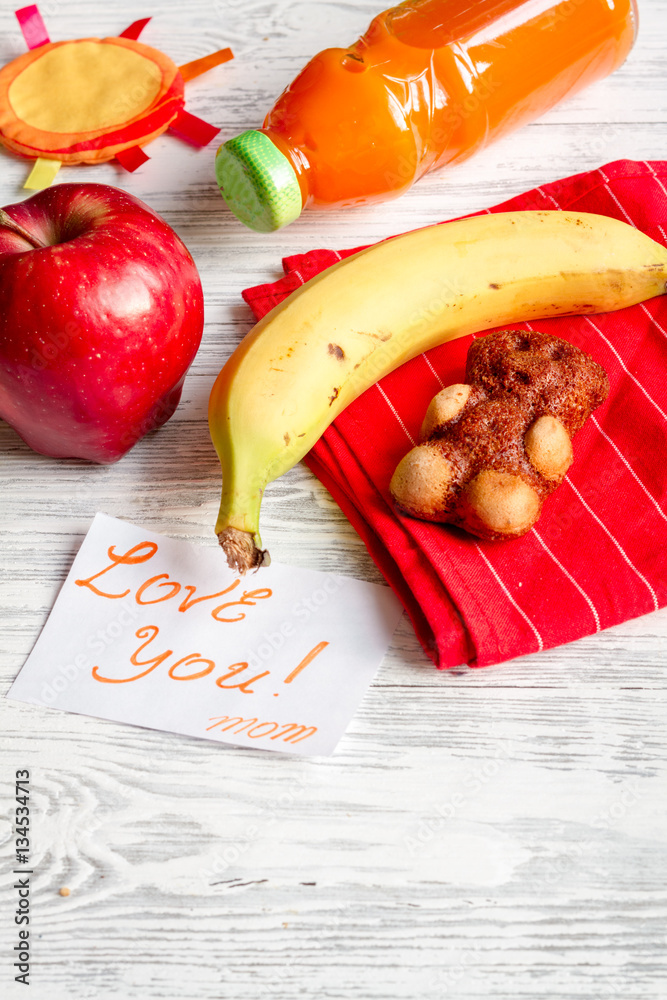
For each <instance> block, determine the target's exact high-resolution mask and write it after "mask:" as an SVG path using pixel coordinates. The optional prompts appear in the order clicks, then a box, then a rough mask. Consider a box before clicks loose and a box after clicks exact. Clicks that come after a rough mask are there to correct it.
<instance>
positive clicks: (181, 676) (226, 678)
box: [91, 625, 329, 694]
mask: <svg viewBox="0 0 667 1000" xmlns="http://www.w3.org/2000/svg"><path fill="white" fill-rule="evenodd" d="M134 634H135V636H136V637H137V639H144V640H145V642H142V644H141V645H140V646H139V647H138V648H137V649H135V651H134V652H133V653H132V655H131V656H130V663H131V664H132V666H133V667H146V669H145V670H140V671H139V673H137V674H133V675H132V676H131V677H105V676H104V675H103V674H101V673H100V668H99V667H98V666H94V667H93V669H92V671H91V673H92V676H93V677H94V678H95V680H96V681H99V682H100V683H101V684H130V683H131V682H132V681H138V680H141V678H142V677H146V676H148V674H150V673H152V671H153V670H155V668H156V667H159V666H160V664H162V663H166V662H167V660H168V659H169V657H170V656H173V655H174V650H173V649H165V650H163V651H162V652H161V653H156V655H155V656H150V655H149V656H148V659H139V654H140V653H142V652H143V651H144V650H145V649H146V647H147V646H150V644H151V643H152V642H153V641H154V640H155V639H157V637H158V635H159V634H160V629H159V628H158V626H157V625H144V626H142V627H141V628H139V629H137V631H136V632H135V633H134ZM328 645H329V643H328V642H319V643H318V644H317V645H316V646H314V647H313V649H311V651H310V652H309V653H308V654H307V655H306V656H305V657H304V658H303V659H302V660H301V663H299V665H298V666H297V667H295V669H294V670H292V672H291V673H290V674H289V675H288V676H287V677H286V678H285V681H284V683H285V684H291V683H292V681H293V680H294V678H295V677H296V676H297V675H298V674H299V673H300V672H301V671H302V670H303V669H304V667H307V666H308V664H309V663H311V662H312V661H313V660H314V659H315V657H316V656H318V655H319V654H320V653H321V652H322V650H323V649H324V648H325V647H326V646H328ZM199 664H203V666H202V667H201V668H200V669H198V670H194V671H193V670H192V667H194V666H195V665H199ZM185 668H188V672H187V673H183V672H182V671H183V670H184V669H185ZM215 668H216V663H215V660H211V659H209V658H208V657H206V656H202V655H201V653H187V654H186V655H185V656H181V657H180V659H178V660H176V661H175V662H174V663H172V664H171V666H170V667H169V669H168V671H167V676H168V677H170V678H171V679H172V680H173V681H195V680H198V679H199V678H200V677H207V676H208V675H209V674H210V673H212V672H213V671H214V670H215ZM247 669H248V663H247V662H246V661H241V662H239V663H232V664H231V666H229V667H227V672H226V673H223V674H221V675H220V676H219V677H216V680H215V683H216V685H217V687H219V688H225V689H227V690H231V689H233V688H236V689H238V690H239V691H240V692H241V693H242V694H254V693H255V690H254V688H251V687H250V685H251V684H254V683H256V682H257V681H260V680H261V679H262V677H268V676H269V674H270V673H271V671H270V670H264V671H262V673H259V674H254V675H253V676H252V677H244V678H243V679H242V680H239V681H237V680H236V678H237V677H239V675H240V674H245V671H246V670H247ZM231 682H233V683H231Z"/></svg>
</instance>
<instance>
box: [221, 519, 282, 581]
mask: <svg viewBox="0 0 667 1000" xmlns="http://www.w3.org/2000/svg"><path fill="white" fill-rule="evenodd" d="M218 541H219V542H220V546H221V548H222V551H223V552H224V553H225V555H226V556H227V565H228V566H229V568H230V569H233V570H236V572H237V573H241V574H243V573H247V572H248V570H250V569H254V570H258V569H259V567H260V566H270V565H271V557H270V556H269V553H268V552H267V550H266V549H259V548H257V546H256V545H255V539H254V538H253V536H252V535H251V534H250V532H249V531H240V530H239V529H238V528H224V529H223V530H222V531H220V532H219V533H218Z"/></svg>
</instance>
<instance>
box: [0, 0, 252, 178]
mask: <svg viewBox="0 0 667 1000" xmlns="http://www.w3.org/2000/svg"><path fill="white" fill-rule="evenodd" d="M16 17H17V19H18V22H19V25H20V27H21V31H22V32H23V37H24V39H25V42H26V45H27V46H28V52H26V53H25V55H22V56H19V57H18V58H17V59H14V60H13V61H12V62H10V63H8V64H7V65H6V66H4V67H3V68H2V69H0V143H2V144H3V145H4V146H6V147H7V149H10V150H12V151H13V152H15V153H17V154H18V155H19V156H24V157H27V158H29V159H32V160H35V165H34V167H33V169H32V171H31V173H30V175H29V177H28V179H27V181H26V182H25V184H24V187H26V188H30V189H38V188H44V187H48V186H49V184H51V183H52V181H53V180H54V178H55V176H56V174H57V173H58V170H59V169H60V166H61V164H62V163H67V164H73V163H104V162H106V161H108V160H113V159H114V158H115V159H116V160H118V162H119V163H120V164H121V166H123V167H124V168H125V169H126V170H129V171H133V170H136V169H137V167H139V166H141V164H142V163H145V162H146V160H148V158H149V157H148V156H147V155H146V153H144V151H143V146H144V145H146V144H147V143H148V142H150V141H151V140H152V139H155V138H156V137H157V136H159V135H161V134H162V133H163V132H165V131H166V130H167V129H171V131H172V132H174V133H175V134H176V135H178V136H179V137H180V138H182V139H185V140H186V141H188V142H191V143H192V144H193V145H195V146H206V145H207V144H208V143H209V142H210V141H211V140H212V139H213V138H214V136H216V135H217V134H218V132H219V131H220V129H219V128H216V127H215V126H213V125H210V124H209V123H208V122H205V121H202V119H201V118H197V117H195V115H191V114H190V113H189V112H187V111H185V109H184V105H185V96H184V89H185V83H186V82H187V81H188V80H191V79H193V78H194V77H196V76H199V75H200V74H202V73H205V72H206V71H207V70H209V69H212V68H213V67H214V66H218V65H220V64H221V63H224V62H227V61H228V60H229V59H232V58H233V55H232V52H231V49H219V50H218V51H217V52H212V53H211V54H210V55H207V56H204V57H203V58H201V59H196V60H194V61H193V62H190V63H187V64H186V65H184V66H176V65H175V64H174V63H173V62H172V60H171V59H170V58H169V57H168V56H166V55H164V53H162V52H160V51H158V50H157V49H154V48H151V47H150V46H148V45H144V44H143V43H142V42H139V41H138V38H139V35H140V34H141V32H142V30H143V29H144V27H145V26H146V24H147V23H148V22H149V21H150V18H143V19H142V20H139V21H134V22H133V23H132V24H131V25H130V26H129V27H128V28H126V29H125V31H123V32H121V34H120V35H118V37H115V38H81V39H77V40H74V41H66V42H51V41H50V40H49V36H48V33H47V30H46V27H45V25H44V22H43V20H42V17H41V15H40V13H39V10H38V9H37V7H36V6H35V5H33V6H30V7H23V8H22V9H21V10H17V11H16Z"/></svg>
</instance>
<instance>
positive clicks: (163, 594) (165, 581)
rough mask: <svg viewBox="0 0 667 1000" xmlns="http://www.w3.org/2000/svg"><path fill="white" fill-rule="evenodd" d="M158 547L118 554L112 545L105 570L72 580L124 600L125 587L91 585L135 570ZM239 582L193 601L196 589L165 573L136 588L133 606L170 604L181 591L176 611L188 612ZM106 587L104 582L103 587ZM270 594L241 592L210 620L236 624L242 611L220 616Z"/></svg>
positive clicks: (264, 590)
mask: <svg viewBox="0 0 667 1000" xmlns="http://www.w3.org/2000/svg"><path fill="white" fill-rule="evenodd" d="M157 551H158V546H157V544H156V543H155V542H148V541H146V542H139V543H138V545H133V546H132V548H131V549H128V551H127V552H124V553H121V554H118V553H117V552H116V548H115V546H114V545H111V546H110V547H109V550H108V552H107V555H108V558H109V559H110V560H111V561H110V562H109V564H108V565H107V566H105V567H104V568H103V569H101V570H99V572H97V573H94V574H93V575H92V576H89V577H87V578H86V579H84V580H75V581H74V582H75V583H76V585H77V587H87V588H88V589H89V590H91V591H92V592H93V593H94V594H97V596H98V597H105V598H107V599H108V600H112V601H115V600H118V599H119V598H122V597H127V595H128V594H129V593H131V588H130V587H128V588H127V589H126V590H122V591H120V592H115V593H112V592H110V591H109V590H102V589H100V587H98V586H97V585H96V584H95V583H94V582H93V581H95V580H99V578H100V577H101V576H104V575H105V573H110V572H111V571H112V570H114V569H117V568H118V567H121V566H138V565H141V564H142V563H145V562H148V561H149V560H150V559H152V558H153V556H154V555H155V554H156V553H157ZM240 582H241V580H240V578H238V579H236V580H234V581H233V583H231V584H230V585H229V586H228V587H225V588H224V589H223V590H218V591H216V592H215V593H214V594H201V595H200V596H198V597H195V594H196V592H197V588H196V587H193V586H192V584H186V585H183V584H181V583H179V582H178V580H171V579H170V577H169V574H168V573H158V574H156V575H155V576H151V577H149V578H148V579H147V580H144V582H143V583H142V584H141V585H140V586H139V587H137V589H136V592H135V595H134V599H135V601H136V603H137V604H141V605H148V604H161V603H162V602H163V601H170V600H172V598H175V597H177V596H178V595H179V594H181V592H182V591H185V594H186V596H185V597H183V598H182V600H181V602H180V604H179V605H178V610H179V611H181V612H185V611H189V610H190V608H193V607H194V606H195V605H196V604H200V603H201V602H202V601H213V600H215V599H216V598H218V597H224V596H225V594H229V593H230V592H231V591H232V590H235V589H236V587H238V585H239V584H240ZM106 586H108V584H107V583H106V582H105V587H106ZM272 594H273V591H272V590H270V589H269V588H268V587H261V588H260V589H258V590H244V591H243V593H242V594H241V597H240V598H238V599H237V600H235V601H227V602H226V603H224V604H218V605H217V606H216V607H215V608H213V610H212V611H211V612H210V614H211V618H214V619H215V620H216V621H217V622H240V621H243V619H244V618H245V616H246V612H245V611H241V612H239V613H238V614H235V615H232V616H231V617H226V616H224V615H223V614H222V612H223V611H225V610H226V609H227V608H235V607H238V608H242V607H251V608H252V607H255V605H256V604H257V601H262V600H266V598H268V597H271V596H272Z"/></svg>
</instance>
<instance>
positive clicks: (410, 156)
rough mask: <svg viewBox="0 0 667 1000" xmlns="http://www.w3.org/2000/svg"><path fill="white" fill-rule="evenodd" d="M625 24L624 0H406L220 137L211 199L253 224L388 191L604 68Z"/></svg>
mask: <svg viewBox="0 0 667 1000" xmlns="http://www.w3.org/2000/svg"><path fill="white" fill-rule="evenodd" d="M636 30H637V8H636V4H635V0H474V2H473V0H407V2H406V3H402V4H399V5H398V6H397V7H392V8H391V9H390V10H386V11H384V13H382V14H379V15H378V16H377V17H376V18H374V20H373V21H372V22H371V24H370V26H369V28H368V30H367V31H366V33H365V34H364V35H363V36H362V37H361V38H360V39H358V41H356V42H355V43H354V44H353V45H351V46H350V47H349V48H332V49H325V50H324V51H323V52H320V53H319V54H318V55H316V56H315V57H314V58H313V59H311V61H310V62H309V63H308V64H307V66H305V67H304V69H303V70H302V71H301V72H300V73H299V75H298V76H297V77H296V79H295V80H294V81H293V83H291V84H290V86H289V87H287V89H286V90H285V91H284V92H283V93H282V94H281V95H280V97H279V98H278V100H277V101H276V103H275V104H274V106H273V108H272V109H271V111H269V113H268V115H267V116H266V119H265V120H264V124H263V126H262V128H261V129H253V130H250V131H248V132H244V133H242V134H241V135H239V136H237V137H236V138H234V139H231V140H230V141H229V142H226V143H225V144H224V145H223V146H221V147H220V149H219V150H218V153H217V156H216V175H217V179H218V183H219V185H220V188H221V191H222V194H223V197H224V198H225V200H226V201H227V203H228V205H229V207H230V208H231V210H232V211H233V212H234V213H235V214H236V215H237V216H238V218H239V219H240V220H241V221H242V222H244V223H245V224H246V225H247V226H250V228H252V229H255V230H257V231H259V232H271V231H272V230H275V229H279V228H281V226H284V225H287V224H288V223H290V222H292V221H294V219H296V218H297V217H298V216H299V215H300V213H301V211H302V210H303V209H304V208H328V207H341V206H350V205H360V204H368V203H370V202H375V201H381V200H385V199H387V198H393V197H397V196H398V195H400V194H402V193H403V192H404V191H406V190H407V189H408V188H409V187H410V186H411V185H412V184H413V183H414V182H415V181H416V180H418V179H419V177H421V176H422V175H423V174H424V173H426V171H427V170H431V169H433V168H436V167H441V166H443V165H445V164H447V163H457V162H459V161H460V160H463V159H465V158H466V157H468V156H471V155H472V154H473V153H475V152H476V151H477V150H478V149H481V148H483V147H484V146H486V144H487V143H489V142H491V141H492V140H494V139H496V138H498V137H499V136H501V135H503V134H505V133H506V132H510V131H512V130H513V129H516V128H519V127H520V126H521V125H524V124H526V123H527V122H530V121H534V120H535V119H536V118H538V117H539V116H540V115H541V114H543V113H544V112H545V111H547V110H548V109H549V108H552V107H553V106H554V105H555V104H557V103H558V102H559V101H561V100H563V99H564V98H566V97H568V96H570V95H571V94H574V93H576V92H577V91H578V90H581V89H582V87H585V86H587V85H588V84H589V83H592V82H593V81H594V80H598V79H601V78H602V77H604V76H607V75H608V74H609V73H612V72H613V71H614V70H615V69H616V68H617V67H618V66H620V65H621V63H622V62H623V61H624V59H625V57H626V56H627V54H628V52H629V51H630V48H631V47H632V43H633V41H634V39H635V35H636Z"/></svg>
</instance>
